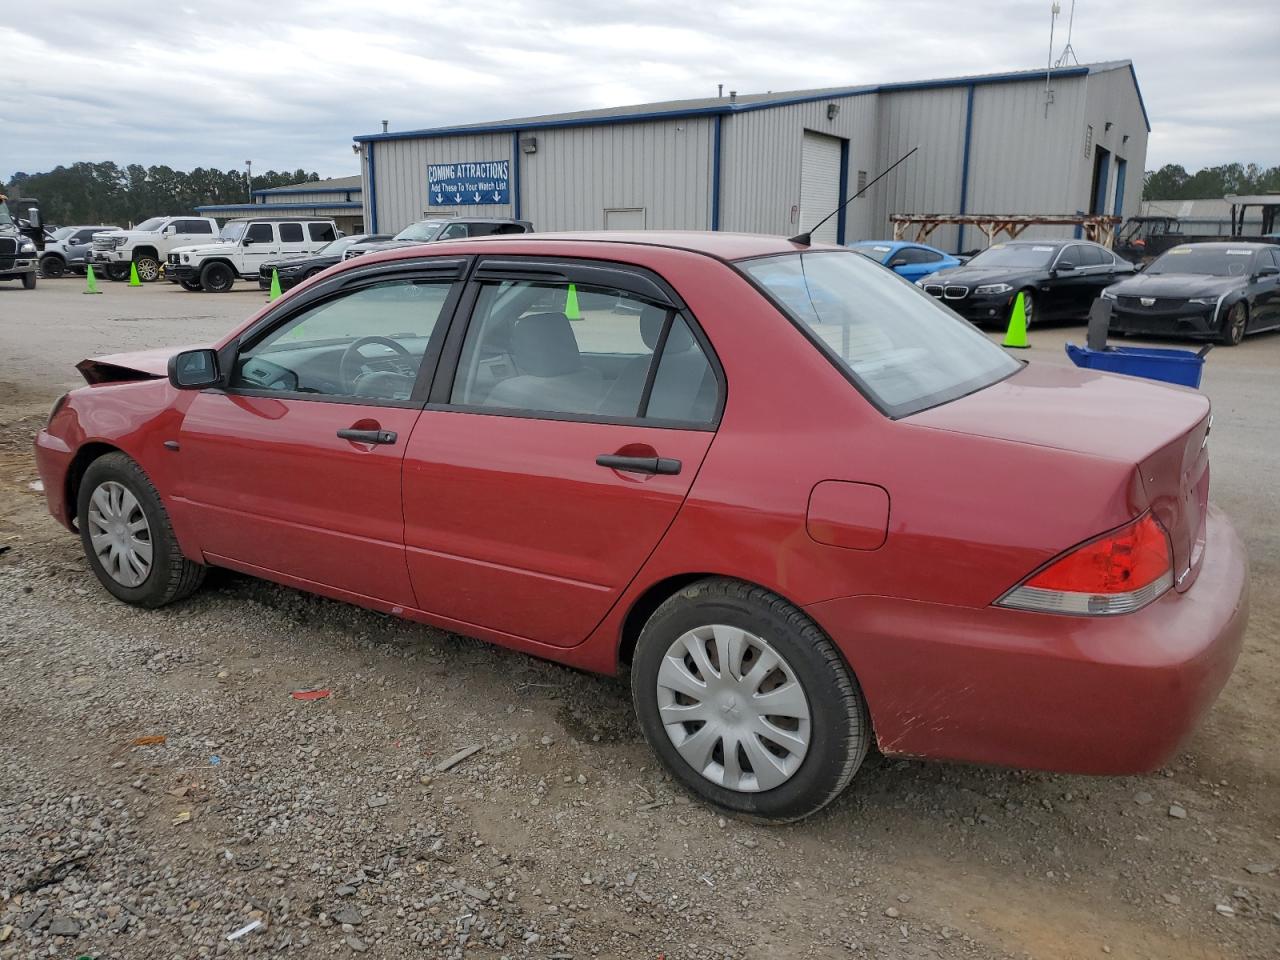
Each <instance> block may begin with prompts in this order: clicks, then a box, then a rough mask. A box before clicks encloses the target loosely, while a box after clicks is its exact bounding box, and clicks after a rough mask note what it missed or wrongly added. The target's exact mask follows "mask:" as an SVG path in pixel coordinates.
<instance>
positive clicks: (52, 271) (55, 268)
mask: <svg viewBox="0 0 1280 960" xmlns="http://www.w3.org/2000/svg"><path fill="white" fill-rule="evenodd" d="M40 272H41V273H43V274H44V275H45V276H46V277H48V278H49V279H50V280H56V279H58V278H59V277H61V276H62V275H63V274H65V273H66V272H67V261H65V260H63V259H62V258H61V257H60V256H58V255H57V254H50V255H49V256H47V257H45V258H44V259H42V260H41V261H40Z"/></svg>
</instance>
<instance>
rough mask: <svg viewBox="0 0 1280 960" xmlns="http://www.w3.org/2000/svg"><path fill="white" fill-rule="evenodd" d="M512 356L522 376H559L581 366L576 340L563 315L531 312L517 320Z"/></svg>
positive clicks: (512, 335) (512, 333)
mask: <svg viewBox="0 0 1280 960" xmlns="http://www.w3.org/2000/svg"><path fill="white" fill-rule="evenodd" d="M511 354H512V356H513V358H514V359H515V362H516V366H517V367H519V368H520V372H521V373H526V374H530V375H532V376H535V377H560V376H564V375H565V374H566V373H573V372H574V371H575V370H578V369H579V368H580V367H581V366H582V357H581V356H580V355H579V353H578V340H577V338H576V337H575V336H574V335H573V327H572V326H570V325H569V318H568V317H566V316H565V315H564V314H563V313H534V314H530V315H529V316H527V317H521V318H520V319H519V320H517V321H516V325H515V329H513V330H512V331H511Z"/></svg>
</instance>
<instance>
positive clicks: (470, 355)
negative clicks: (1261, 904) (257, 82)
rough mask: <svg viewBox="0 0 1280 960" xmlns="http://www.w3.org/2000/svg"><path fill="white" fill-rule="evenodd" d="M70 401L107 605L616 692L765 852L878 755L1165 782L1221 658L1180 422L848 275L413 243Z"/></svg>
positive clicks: (49, 455)
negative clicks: (218, 617) (302, 608)
mask: <svg viewBox="0 0 1280 960" xmlns="http://www.w3.org/2000/svg"><path fill="white" fill-rule="evenodd" d="M80 369H81V371H82V372H83V374H84V376H85V378H86V380H87V381H88V382H89V386H87V387H82V388H80V389H78V390H75V391H73V392H71V393H70V394H68V395H66V396H65V397H63V398H62V399H61V400H59V401H58V403H57V405H56V406H55V408H54V411H53V414H52V416H51V417H50V419H49V424H48V427H47V428H46V429H44V430H42V431H41V432H40V435H39V438H38V439H37V442H36V452H37V456H38V460H39V466H40V474H41V476H42V477H43V479H44V484H45V489H46V491H47V492H48V498H49V508H50V510H51V511H52V513H53V515H54V516H55V517H56V518H57V519H58V520H59V521H60V522H62V523H63V524H64V525H66V526H67V527H68V528H70V529H72V530H75V531H77V532H78V533H79V536H80V538H81V540H82V542H83V544H84V548H85V553H86V555H87V556H88V559H89V563H90V564H91V566H92V567H93V569H94V571H95V572H96V574H97V576H98V579H99V580H100V581H101V582H102V584H103V586H105V587H106V589H107V590H109V591H110V592H111V593H112V594H114V595H115V596H116V597H118V598H120V599H121V600H124V601H125V602H127V603H132V604H137V605H139V606H143V607H156V606H160V605H162V604H166V603H170V602H172V601H174V600H177V599H180V598H181V597H184V596H186V595H187V594H189V593H190V592H191V591H192V590H194V589H196V587H197V586H198V585H199V584H200V581H201V578H202V575H203V573H204V571H205V569H206V568H207V567H209V566H220V567H228V568H231V569H233V570H239V571H242V572H244V573H248V574H252V575H254V576H259V577H264V578H267V579H270V580H275V581H277V582H279V583H283V584H288V585H290V586H294V587H297V588H300V589H303V590H309V591H313V592H315V593H319V594H324V595H326V596H330V597H335V598H338V599H341V600H347V601H350V602H352V603H357V604H360V605H362V606H365V607H369V608H371V609H375V610H381V611H384V612H388V613H393V614H396V615H398V616H403V617H407V618H410V619H413V620H418V621H421V622H424V623H430V624H434V625H436V626H440V627H444V628H447V629H450V630H455V631H458V632H460V633H465V634H470V635H472V636H476V637H481V638H484V639H487V640H490V641H492V642H494V643H499V644H503V645H504V646H509V647H513V648H515V649H518V650H523V651H527V652H529V653H533V654H535V655H538V656H541V657H546V658H549V659H554V660H558V661H560V662H562V663H566V664H570V665H573V666H576V667H581V668H585V669H588V670H595V671H601V672H606V673H614V672H616V671H618V670H620V668H622V667H623V666H629V668H630V678H631V687H632V692H633V696H634V700H635V707H636V712H637V715H638V716H639V720H640V726H641V728H642V729H643V731H644V734H645V736H646V737H647V738H648V740H649V742H650V743H651V744H652V746H653V748H654V749H655V750H656V751H657V753H658V755H659V756H660V757H661V759H662V761H663V763H665V764H666V766H667V767H668V769H669V770H670V771H671V773H672V774H673V775H674V776H675V777H677V778H678V779H679V780H680V781H682V782H683V783H684V784H685V785H686V786H688V787H689V788H690V789H692V790H693V791H694V792H695V793H697V794H699V795H701V796H702V797H704V798H705V799H707V800H708V801H710V802H711V803H713V804H716V805H717V806H719V807H721V808H723V809H725V810H728V811H732V812H736V813H741V814H747V815H751V816H754V817H758V818H767V819H773V820H788V819H795V818H799V817H803V816H805V815H807V814H809V813H812V812H813V811H815V810H817V809H819V808H820V807H822V806H823V805H824V804H826V803H828V802H829V801H831V800H832V799H833V798H834V797H835V796H836V795H837V794H839V793H840V791H841V790H842V789H843V788H844V787H845V786H846V784H848V782H849V780H850V778H851V777H852V776H853V774H854V772H855V771H856V770H857V768H858V766H859V764H860V763H861V761H862V759H863V757H864V755H865V754H866V751H867V749H868V747H869V746H870V743H871V739H872V736H873V735H874V736H875V739H876V742H877V743H878V745H879V747H880V749H881V750H882V751H883V752H884V753H886V754H900V755H908V756H916V757H930V758H937V759H949V760H965V761H974V762H981V763H995V764H1005V765H1013V766H1019V767H1035V768H1041V769H1049V770H1061V771H1074V772H1084V773H1098V774H1121V773H1135V772H1139V771H1146V770H1151V769H1153V768H1155V767H1158V766H1159V765H1161V764H1162V763H1164V762H1165V761H1166V760H1167V759H1168V758H1169V757H1170V756H1171V754H1172V753H1173V752H1174V751H1175V750H1176V749H1177V748H1178V746H1179V744H1180V743H1181V742H1182V740H1183V739H1184V738H1185V737H1186V735H1187V734H1188V733H1189V732H1190V731H1191V730H1192V728H1193V727H1194V726H1195V725H1196V723H1197V722H1198V721H1199V719H1200V718H1201V716H1202V715H1203V714H1204V713H1205V711H1206V710H1207V709H1208V708H1209V706H1210V704H1211V703H1212V702H1213V700H1214V698H1215V696H1216V695H1217V693H1218V692H1219V690H1221V688H1222V686H1223V684H1224V683H1225V682H1226V680H1227V677H1228V675H1229V674H1230V672H1231V669H1232V666H1233V664H1234V663H1235V660H1236V656H1237V654H1238V652H1239V649H1240V644H1241V637H1242V635H1243V633H1244V628H1245V621H1246V618H1247V599H1246V597H1247V571H1246V564H1245V557H1244V553H1243V550H1242V547H1241V545H1240V541H1239V539H1238V538H1237V536H1236V534H1235V532H1234V531H1233V530H1232V528H1231V526H1230V524H1229V523H1228V522H1227V520H1226V518H1225V517H1223V516H1222V515H1221V514H1220V513H1219V512H1217V511H1216V510H1215V509H1214V508H1213V507H1212V506H1210V505H1209V501H1208V486H1209V467H1208V441H1209V426H1210V416H1209V403H1208V401H1207V400H1206V399H1205V398H1204V397H1203V396H1202V395H1201V394H1199V393H1195V392H1193V391H1188V390H1182V389H1179V388H1174V387H1166V386H1161V385H1157V384H1152V383H1147V382H1142V381H1137V380H1132V379H1128V378H1124V377H1116V376H1111V375H1107V374H1098V373H1092V372H1088V371H1081V370H1075V369H1070V368H1058V367H1042V366H1039V365H1026V364H1023V363H1021V362H1019V361H1017V360H1014V359H1012V358H1011V357H1010V356H1008V355H1007V354H1006V353H1005V352H1004V351H1002V350H1001V349H999V348H998V347H996V346H994V345H993V344H991V343H990V342H989V341H988V340H987V339H985V338H984V337H983V336H982V335H981V334H979V333H978V332H977V331H976V330H975V329H974V328H973V327H971V326H970V325H969V324H967V323H965V322H963V321H962V320H960V319H959V318H958V317H957V316H956V315H955V314H953V313H951V312H950V311H948V310H946V309H945V308H943V307H941V306H939V305H938V304H937V303H936V302H935V301H934V300H933V299H932V298H931V297H929V296H927V295H926V294H924V293H922V292H921V291H919V290H917V289H916V288H915V287H913V286H912V285H911V284H910V283H908V282H905V281H903V280H901V279H900V278H898V277H896V276H894V275H893V274H892V273H890V272H889V271H887V270H884V269H883V268H882V267H880V266H878V265H876V264H873V263H871V262H870V261H868V260H867V259H866V258H865V257H861V256H858V255H857V254H856V253H853V252H851V251H847V250H839V249H836V248H824V247H820V246H815V247H812V248H810V247H804V246H799V245H797V244H794V243H791V242H790V241H784V240H780V239H774V238H766V237H749V236H734V235H723V234H705V235H703V234H661V233H644V234H632V235H627V234H600V235H577V236H560V237H556V236H547V235H542V236H539V237H536V238H533V237H530V238H525V237H514V238H506V239H498V240H494V239H487V240H480V241H460V242H454V243H446V244H435V245H432V246H431V247H430V248H412V249H407V250H402V251H395V252H391V253H387V254H382V255H376V256H368V257H362V258H360V259H359V260H354V261H349V262H348V263H346V264H343V265H339V266H337V267H334V268H332V269H330V270H328V271H326V272H325V273H322V274H320V275H319V276H318V277H316V278H315V279H313V280H311V281H308V282H306V283H304V284H302V285H300V286H299V287H297V288H295V289H294V290H293V291H292V292H290V293H289V294H288V295H287V296H285V297H283V298H281V299H279V300H277V301H276V302H274V303H272V304H270V305H269V306H267V307H265V308H264V309H263V310H262V311H261V312H259V313H258V315H256V316H255V317H253V318H252V319H251V320H249V321H248V322H247V323H246V324H244V326H242V327H241V328H240V329H238V330H236V331H234V332H233V333H231V334H230V335H229V336H227V337H225V338H224V339H222V340H221V341H220V342H218V343H217V344H216V345H215V346H214V347H212V348H205V349H189V350H182V351H174V350H157V351H149V352H145V353H137V354H127V355H117V356H109V357H103V358H99V359H96V360H88V361H85V362H84V363H82V364H81V365H80Z"/></svg>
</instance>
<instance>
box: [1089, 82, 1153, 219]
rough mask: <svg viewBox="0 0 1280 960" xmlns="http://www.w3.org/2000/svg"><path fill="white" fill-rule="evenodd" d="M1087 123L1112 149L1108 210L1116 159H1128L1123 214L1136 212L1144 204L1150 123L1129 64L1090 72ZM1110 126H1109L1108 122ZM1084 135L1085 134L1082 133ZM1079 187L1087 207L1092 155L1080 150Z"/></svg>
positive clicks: (1109, 210)
mask: <svg viewBox="0 0 1280 960" xmlns="http://www.w3.org/2000/svg"><path fill="white" fill-rule="evenodd" d="M1084 123H1085V124H1086V125H1087V126H1091V127H1093V142H1094V144H1095V145H1096V146H1101V147H1104V148H1106V149H1107V150H1109V151H1111V161H1110V169H1109V170H1108V174H1107V207H1106V210H1107V213H1114V212H1115V206H1116V204H1115V191H1116V160H1117V159H1123V160H1125V161H1126V173H1125V181H1124V197H1123V198H1122V199H1123V203H1122V207H1121V215H1122V216H1124V217H1134V216H1137V215H1138V213H1139V211H1140V209H1141V206H1142V180H1143V173H1144V172H1145V169H1146V164H1147V123H1146V119H1145V117H1144V116H1143V113H1142V104H1141V101H1139V99H1138V93H1137V89H1136V88H1135V87H1134V84H1133V76H1132V74H1130V72H1129V69H1128V67H1124V68H1121V69H1118V70H1108V71H1106V72H1105V73H1094V74H1090V75H1089V77H1088V80H1087V93H1086V98H1085V116H1084ZM1108 123H1110V124H1111V129H1110V130H1108V129H1107V124H1108ZM1082 136H1084V134H1082ZM1081 160H1082V161H1083V162H1082V163H1081V165H1080V169H1079V171H1078V173H1077V180H1076V189H1077V191H1079V195H1080V197H1081V198H1082V203H1083V204H1085V206H1084V207H1082V209H1087V205H1088V202H1089V189H1090V187H1091V186H1092V185H1093V159H1092V157H1089V158H1088V159H1085V158H1084V155H1083V150H1082V151H1081Z"/></svg>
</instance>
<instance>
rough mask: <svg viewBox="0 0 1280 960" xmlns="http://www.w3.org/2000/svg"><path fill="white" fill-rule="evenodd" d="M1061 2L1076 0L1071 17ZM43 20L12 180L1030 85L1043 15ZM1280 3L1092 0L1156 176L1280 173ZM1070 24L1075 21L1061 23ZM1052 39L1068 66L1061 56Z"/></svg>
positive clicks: (1093, 52)
mask: <svg viewBox="0 0 1280 960" xmlns="http://www.w3.org/2000/svg"><path fill="white" fill-rule="evenodd" d="M1068 5H1069V4H1068V3H1067V2H1065V0H1064V2H1063V6H1064V7H1067V6H1068ZM212 9H213V8H210V7H208V6H207V5H201V6H195V5H188V6H182V7H177V6H173V7H166V8H165V10H164V14H163V15H162V16H156V15H155V14H156V8H155V7H154V5H153V4H144V3H125V4H117V5H116V6H115V7H113V9H112V13H111V15H110V16H104V17H90V18H88V19H86V18H85V17H84V16H83V13H84V8H83V6H82V5H80V4H73V3H70V2H66V0H52V2H44V3H39V4H28V5H26V6H25V7H24V8H23V16H22V17H21V18H18V22H17V24H16V25H14V24H13V23H12V21H11V25H9V26H6V27H0V50H4V51H5V54H4V55H3V56H2V57H0V117H3V118H4V120H3V127H2V129H0V178H3V177H5V176H7V175H8V174H10V173H12V172H13V171H15V170H25V171H27V172H35V171H39V170H45V169H49V168H52V167H53V166H56V165H58V164H63V163H71V162H74V161H76V160H115V161H117V162H119V163H122V164H123V163H127V162H140V163H144V164H153V163H164V164H168V165H169V166H173V167H178V168H190V167H194V166H198V165H203V166H217V167H222V168H238V167H240V166H241V165H242V164H243V162H244V160H245V159H246V158H251V159H252V160H253V161H254V166H255V168H256V169H266V168H268V167H276V168H294V167H298V166H304V167H306V168H308V169H316V170H318V171H319V172H320V173H321V174H322V175H334V176H337V175H344V174H350V173H355V172H356V166H355V161H354V157H353V156H352V154H351V150H350V141H351V137H352V136H354V135H356V134H360V133H369V132H374V131H376V130H378V129H380V121H381V120H383V119H387V120H390V121H391V124H392V129H401V130H403V129H414V128H420V127H429V126H440V125H448V124H456V123H471V122H476V121H482V120H495V119H503V118H508V117H518V116H528V115H533V114H540V113H551V112H558V111H561V110H578V109H589V108H596V107H604V106H614V105H619V104H622V103H628V102H646V101H654V100H666V99H682V98H687V97H699V96H710V95H713V94H714V93H715V89H716V84H717V83H724V84H725V88H726V90H728V89H736V90H738V91H739V92H740V93H744V94H745V93H754V92H761V91H765V90H788V89H800V88H805V87H817V86H834V85H845V84H859V83H876V82H886V81H893V80H912V79H925V78H929V77H943V76H951V75H957V74H967V73H985V72H991V71H998V70H1008V69H1026V68H1035V67H1038V66H1040V65H1041V63H1042V62H1043V60H1044V58H1045V56H1046V54H1047V45H1048V35H1047V34H1048V2H1047V0H1046V2H1044V3H1040V2H1019V3H1017V4H1011V3H1010V2H1009V0H968V2H967V3H965V4H964V5H963V6H961V5H958V4H956V3H955V2H954V0H899V2H896V3H894V4H886V3H884V2H873V0H842V2H827V3H817V2H810V0H803V2H793V3H786V4H779V3H776V2H761V0H737V2H735V3H733V4H714V5H712V4H700V3H689V2H685V3H674V2H646V0H617V2H611V3H610V2H600V0H577V2H570V0H523V2H516V0H490V2H488V3H485V4H482V5H472V6H467V5H458V4H443V3H439V2H432V3H421V2H412V0H403V2H393V0H379V2H367V3H364V4H351V3H349V2H345V0H344V2H336V0H313V2H307V3H300V2H296V0H292V2H291V0H276V2H274V3H271V4H265V3H260V2H257V3H255V2H249V0H222V2H220V3H219V4H218V5H217V7H216V16H213V15H211V11H212ZM1278 12H1280V11H1277V9H1276V4H1275V2H1274V0H1234V2H1233V3H1232V4H1231V5H1229V6H1228V5H1223V4H1219V5H1215V6H1207V5H1205V4H1204V3H1203V2H1201V0H1129V2H1127V3H1125V4H1104V3H1101V2H1099V0H1079V2H1078V4H1077V11H1076V23H1075V33H1074V36H1073V38H1072V40H1073V47H1074V49H1075V51H1076V53H1077V54H1078V56H1079V58H1080V59H1081V60H1082V61H1097V60H1113V59H1132V60H1134V61H1135V65H1136V67H1137V72H1138V78H1139V81H1140V83H1141V84H1142V89H1143V94H1144V96H1145V98H1146V103H1147V109H1148V112H1149V113H1150V115H1151V121H1152V124H1153V127H1154V129H1153V133H1152V137H1151V143H1150V147H1149V152H1148V167H1155V166H1159V165H1161V164H1164V163H1169V162H1176V163H1182V164H1184V165H1185V166H1187V167H1188V168H1192V169H1194V168H1198V167H1200V166H1204V165H1211V164H1215V163H1224V162H1229V161H1233V160H1239V161H1242V162H1250V161H1253V162H1257V163H1260V164H1262V165H1264V166H1272V165H1276V164H1280V100H1278V99H1277V98H1276V97H1275V95H1274V94H1275V78H1276V71H1275V51H1276V41H1277V39H1280V21H1277V19H1276V17H1277V13H1278ZM1064 13H1065V12H1064ZM1065 27H1066V17H1065V15H1064V16H1063V17H1062V18H1061V19H1060V20H1059V29H1058V34H1057V47H1058V49H1059V50H1060V49H1061V46H1062V44H1063V42H1064V40H1065Z"/></svg>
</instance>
